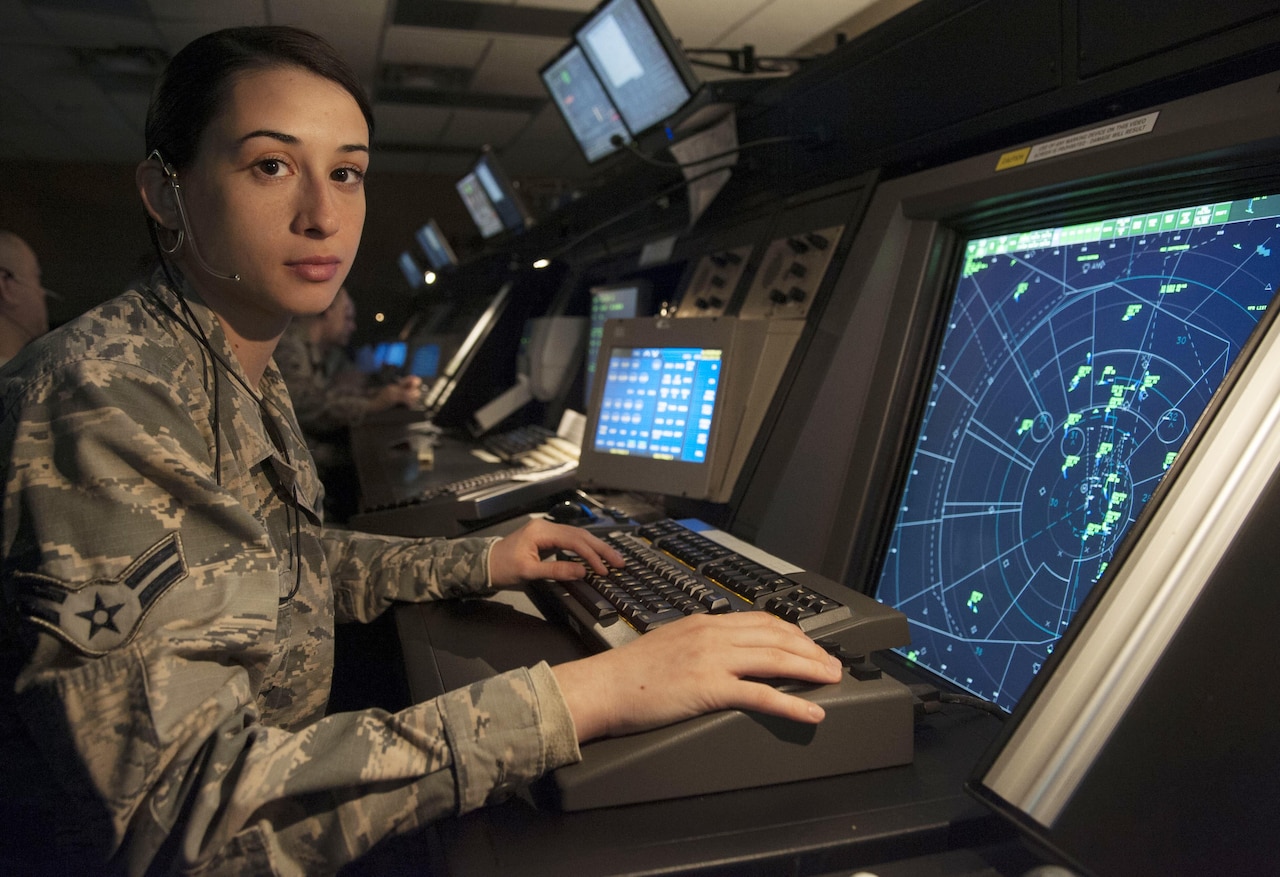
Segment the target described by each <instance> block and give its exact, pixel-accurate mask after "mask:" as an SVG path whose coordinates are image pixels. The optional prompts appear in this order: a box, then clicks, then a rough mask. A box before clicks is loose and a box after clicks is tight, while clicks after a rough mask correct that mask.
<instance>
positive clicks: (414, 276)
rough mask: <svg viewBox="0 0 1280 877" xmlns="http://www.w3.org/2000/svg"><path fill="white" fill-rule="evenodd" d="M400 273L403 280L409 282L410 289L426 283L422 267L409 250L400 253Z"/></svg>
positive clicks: (419, 287)
mask: <svg viewBox="0 0 1280 877" xmlns="http://www.w3.org/2000/svg"><path fill="white" fill-rule="evenodd" d="M399 264H400V273H401V274H403V275H404V279H405V282H406V283H408V284H409V288H410V289H421V288H422V286H423V285H424V284H425V283H426V274H425V272H423V270H422V268H420V267H419V266H418V263H417V261H416V260H415V259H414V258H413V255H412V254H410V253H409V251H407V250H406V251H405V252H403V253H401V254H400V260H399Z"/></svg>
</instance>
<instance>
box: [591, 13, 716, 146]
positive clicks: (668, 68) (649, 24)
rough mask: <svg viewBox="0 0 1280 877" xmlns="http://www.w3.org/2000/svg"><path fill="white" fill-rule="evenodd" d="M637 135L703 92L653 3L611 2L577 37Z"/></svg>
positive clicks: (593, 15) (614, 103) (606, 89)
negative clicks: (697, 93) (699, 89)
mask: <svg viewBox="0 0 1280 877" xmlns="http://www.w3.org/2000/svg"><path fill="white" fill-rule="evenodd" d="M574 39H575V40H576V42H577V44H578V45H579V46H581V47H582V50H583V52H584V53H585V54H586V56H587V58H588V60H589V61H590V62H591V66H592V67H594V68H595V70H596V72H597V74H598V75H599V77H600V82H601V83H602V84H603V85H604V88H605V91H606V92H607V93H608V95H609V97H610V99H611V100H612V101H613V105H614V106H615V107H617V109H618V113H619V114H620V115H621V116H622V120H623V121H624V122H625V123H626V125H627V127H628V128H629V129H630V130H631V131H632V132H633V133H634V134H637V135H638V134H641V133H643V132H644V131H646V130H648V129H649V128H652V127H653V126H655V125H657V124H659V123H661V122H663V121H664V120H666V119H667V118H669V117H670V116H671V115H672V114H674V113H675V112H676V111H678V110H680V109H681V108H682V107H684V105H685V104H686V103H688V102H689V99H690V98H691V97H692V96H693V94H694V92H695V91H696V90H697V88H698V80H697V77H696V76H695V75H694V73H693V70H692V68H691V67H690V66H689V62H688V61H687V60H686V58H685V56H684V53H683V52H682V51H681V49H680V47H679V45H678V44H677V43H676V41H675V39H674V38H673V37H672V36H671V33H670V31H668V30H667V26H666V24H665V23H664V22H663V20H662V17H661V16H660V15H659V14H658V11H657V9H655V8H654V6H653V4H652V3H651V2H649V0H607V2H605V3H602V4H601V5H600V6H598V7H596V9H595V10H594V11H593V12H592V13H591V14H590V15H588V17H587V19H586V20H585V21H584V22H583V23H582V24H581V25H579V26H578V28H577V30H576V31H575V32H574Z"/></svg>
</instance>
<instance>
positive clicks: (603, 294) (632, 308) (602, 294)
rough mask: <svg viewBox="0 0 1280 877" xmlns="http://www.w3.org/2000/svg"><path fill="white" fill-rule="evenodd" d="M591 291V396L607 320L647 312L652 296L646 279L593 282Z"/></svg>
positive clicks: (587, 370) (587, 394)
mask: <svg viewBox="0 0 1280 877" xmlns="http://www.w3.org/2000/svg"><path fill="white" fill-rule="evenodd" d="M589 294H590V296H591V314H590V322H589V324H588V327H587V355H586V359H585V361H584V375H585V382H584V390H583V398H584V399H590V398H591V388H592V385H593V383H594V381H595V374H596V359H597V357H598V356H599V354H600V341H601V339H602V338H603V337H604V326H605V323H606V322H608V321H609V320H629V319H632V318H633V317H645V316H648V315H649V313H650V310H649V308H650V305H649V302H650V299H651V298H652V295H651V287H650V285H649V283H648V281H645V280H631V281H626V282H623V283H612V284H606V285H603V286H593V287H591V289H590V290H589Z"/></svg>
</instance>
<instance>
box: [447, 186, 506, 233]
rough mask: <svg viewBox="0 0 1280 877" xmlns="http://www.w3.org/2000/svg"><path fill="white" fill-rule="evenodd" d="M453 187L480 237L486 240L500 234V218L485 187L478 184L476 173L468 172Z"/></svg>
mask: <svg viewBox="0 0 1280 877" xmlns="http://www.w3.org/2000/svg"><path fill="white" fill-rule="evenodd" d="M455 186H456V188H457V190H458V194H459V195H460V196H461V197H462V203H463V204H464V205H465V206H466V208H467V213H468V214H470V216H471V221H472V222H474V223H475V224H476V228H477V229H478V230H479V232H480V237H482V238H486V239H487V238H491V237H493V236H494V235H497V234H501V232H502V218H501V217H500V216H499V215H498V211H497V210H496V209H495V208H494V206H493V202H492V201H491V200H490V199H489V195H488V194H487V193H486V191H485V187H484V186H482V185H481V184H480V177H479V175H478V174H477V172H476V171H475V170H474V169H473V170H471V171H469V172H468V173H467V175H466V176H464V177H463V178H462V179H460V180H458V182H457V183H456V184H455Z"/></svg>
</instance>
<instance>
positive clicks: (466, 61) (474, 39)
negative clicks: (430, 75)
mask: <svg viewBox="0 0 1280 877" xmlns="http://www.w3.org/2000/svg"><path fill="white" fill-rule="evenodd" d="M489 42H490V38H489V37H488V36H480V35H476V34H464V33H459V32H458V31H449V30H437V29H435V28H429V27H399V26H396V27H389V28H387V36H386V40H385V41H384V42H383V46H382V60H383V61H384V62H387V63H391V64H430V65H432V66H435V67H474V66H476V65H477V64H479V63H480V61H481V60H482V59H483V58H484V53H485V52H486V51H487V50H488V48H489Z"/></svg>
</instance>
